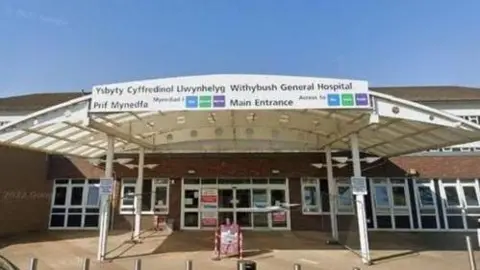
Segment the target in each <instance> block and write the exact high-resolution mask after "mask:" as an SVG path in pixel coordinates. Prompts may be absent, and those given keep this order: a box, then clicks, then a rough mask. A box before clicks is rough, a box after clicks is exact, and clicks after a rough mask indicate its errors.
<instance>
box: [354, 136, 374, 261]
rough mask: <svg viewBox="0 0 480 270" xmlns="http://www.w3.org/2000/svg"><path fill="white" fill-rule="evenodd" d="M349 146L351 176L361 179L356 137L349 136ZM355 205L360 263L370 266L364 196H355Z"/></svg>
mask: <svg viewBox="0 0 480 270" xmlns="http://www.w3.org/2000/svg"><path fill="white" fill-rule="evenodd" d="M350 146H351V149H352V162H353V176H354V177H361V176H362V170H361V165H360V153H359V150H358V135H357V134H355V133H354V134H352V135H350ZM355 204H356V206H357V220H358V234H359V236H360V249H361V256H362V261H363V263H365V264H370V263H371V260H370V248H369V245H368V231H367V218H366V216H367V215H366V211H365V195H355Z"/></svg>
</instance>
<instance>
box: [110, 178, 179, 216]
mask: <svg viewBox="0 0 480 270" xmlns="http://www.w3.org/2000/svg"><path fill="white" fill-rule="evenodd" d="M136 181H137V180H136V178H131V177H130V178H123V179H122V180H121V188H120V208H119V213H120V214H121V215H134V214H135V197H134V199H133V204H132V205H130V204H128V205H125V198H124V194H125V189H126V188H129V187H130V188H132V187H133V188H134V190H135V189H136V185H137V184H136ZM145 183H147V184H150V194H151V196H150V210H142V211H141V214H142V215H168V214H169V212H170V179H169V178H159V177H157V178H144V179H143V183H142V184H143V185H145ZM143 185H142V189H145V186H143ZM157 187H164V188H165V189H166V194H165V195H166V198H165V202H164V204H163V207H157V205H156V203H155V201H156V188H157ZM143 198H144V197H143V196H142V200H143Z"/></svg>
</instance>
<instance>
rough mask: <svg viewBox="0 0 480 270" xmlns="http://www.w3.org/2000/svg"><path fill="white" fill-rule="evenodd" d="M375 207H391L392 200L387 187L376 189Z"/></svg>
mask: <svg viewBox="0 0 480 270" xmlns="http://www.w3.org/2000/svg"><path fill="white" fill-rule="evenodd" d="M375 205H376V206H377V207H385V206H387V207H388V206H390V199H389V197H388V190H387V187H386V186H376V187H375Z"/></svg>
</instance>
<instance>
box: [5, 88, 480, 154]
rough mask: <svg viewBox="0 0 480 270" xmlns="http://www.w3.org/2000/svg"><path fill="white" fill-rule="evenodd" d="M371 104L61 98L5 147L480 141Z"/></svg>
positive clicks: (52, 149)
mask: <svg viewBox="0 0 480 270" xmlns="http://www.w3.org/2000/svg"><path fill="white" fill-rule="evenodd" d="M370 98H371V101H372V105H373V106H372V108H371V109H297V110H291V109H290V110H200V111H187V110H184V111H169V112H162V111H148V112H121V113H115V112H113V113H95V112H92V111H91V110H90V103H91V101H92V96H91V95H87V96H83V97H80V98H76V99H73V100H70V101H68V102H65V103H61V104H58V105H55V106H52V107H50V108H47V109H44V110H40V111H38V112H35V113H32V114H30V115H27V116H25V117H24V118H23V119H21V120H19V121H15V122H12V123H10V124H8V125H5V126H3V127H2V128H0V144H4V145H9V146H14V147H21V148H25V149H31V150H36V151H43V152H48V153H55V154H62V155H71V156H78V157H83V158H97V157H100V156H103V155H104V154H105V153H106V147H107V135H113V136H115V137H116V139H117V140H116V143H115V152H116V153H136V152H138V149H139V147H144V148H145V149H146V152H147V153H148V152H160V153H185V152H312V151H315V152H316V151H323V149H324V148H325V146H328V145H330V146H331V148H332V149H334V150H349V149H350V146H349V143H348V137H349V135H351V134H353V133H357V134H358V136H359V146H360V148H361V151H363V152H366V153H370V154H374V155H377V156H384V157H390V156H397V155H402V154H409V153H415V152H420V151H424V150H428V149H432V148H439V147H445V146H450V145H457V144H464V143H469V142H473V141H478V140H480V126H479V125H476V124H474V123H471V122H468V121H466V120H464V119H461V118H459V117H455V116H453V115H451V114H448V113H445V112H442V111H439V110H436V109H433V108H430V107H427V106H424V105H421V104H417V103H414V102H411V101H407V100H403V99H399V98H396V97H393V96H390V95H386V94H381V93H377V92H370Z"/></svg>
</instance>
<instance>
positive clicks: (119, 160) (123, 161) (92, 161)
mask: <svg viewBox="0 0 480 270" xmlns="http://www.w3.org/2000/svg"><path fill="white" fill-rule="evenodd" d="M132 160H133V158H117V159H114V160H113V163H118V164H121V165H125V164H127V163H129V162H130V161H132ZM88 162H89V163H90V164H92V165H93V166H98V165H100V164H101V163H105V162H106V160H105V159H101V158H91V159H89V160H88Z"/></svg>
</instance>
